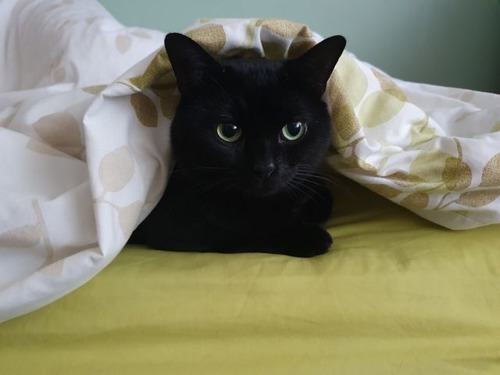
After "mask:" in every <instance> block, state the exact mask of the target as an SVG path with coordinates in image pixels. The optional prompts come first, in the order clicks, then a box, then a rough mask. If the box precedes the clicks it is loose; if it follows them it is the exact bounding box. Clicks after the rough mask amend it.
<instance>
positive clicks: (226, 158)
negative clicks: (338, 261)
mask: <svg viewBox="0 0 500 375" xmlns="http://www.w3.org/2000/svg"><path fill="white" fill-rule="evenodd" d="M334 38H337V39H335V40H332V39H333V38H330V41H329V42H328V40H326V41H324V42H323V43H321V44H323V47H321V46H320V45H318V46H320V48H317V47H314V48H313V49H316V50H317V51H316V53H314V52H313V53H310V52H308V53H306V54H305V55H304V57H302V58H299V59H296V60H283V61H267V60H241V59H232V60H225V61H216V60H214V59H213V58H212V57H210V56H209V55H208V54H207V53H206V52H204V51H203V50H202V49H201V47H199V46H198V45H197V44H195V43H194V42H193V41H191V40H189V39H188V38H186V37H184V36H182V35H180V34H169V35H168V36H167V38H166V40H165V46H166V49H167V52H168V54H169V57H170V60H171V62H172V66H173V69H174V72H175V74H176V77H177V81H178V86H179V90H180V92H181V95H182V99H181V102H180V104H179V106H178V108H177V112H176V116H175V119H174V121H173V123H172V129H171V140H172V146H173V152H174V156H175V158H176V166H175V169H174V172H173V173H172V175H171V178H170V180H169V183H168V186H167V189H166V192H165V194H164V195H163V197H162V199H161V201H160V202H159V204H158V205H157V207H156V208H155V209H154V210H153V212H152V213H151V214H150V215H149V216H148V217H147V218H146V220H145V221H144V222H143V223H142V224H141V225H140V226H139V227H138V228H137V230H136V231H135V233H134V235H133V238H132V241H133V242H136V243H143V244H146V245H149V246H152V247H154V248H157V249H165V250H175V251H197V252H225V253H227V252H268V253H277V254H288V255H293V256H299V257H310V256H314V255H318V254H322V253H325V252H326V251H327V250H328V248H329V246H330V244H331V241H332V240H331V237H330V235H329V234H328V233H327V232H326V231H325V230H324V229H323V228H322V224H323V223H324V222H325V221H326V219H327V218H328V217H329V215H330V211H331V196H330V193H329V190H328V188H327V186H326V184H325V180H326V178H325V176H324V175H323V174H322V172H321V165H322V162H323V159H324V157H325V155H326V153H327V150H328V147H329V144H330V120H329V116H328V112H327V109H326V106H325V104H324V103H323V102H322V100H321V95H322V93H323V92H324V89H325V87H326V81H327V80H328V77H329V76H330V73H331V71H332V70H333V67H334V66H335V63H336V62H337V60H338V58H339V56H340V54H341V52H342V50H343V47H344V45H345V41H344V39H343V38H341V37H334ZM308 56H309V57H308ZM318 64H319V66H318ZM304 70H307V71H306V72H304Z"/></svg>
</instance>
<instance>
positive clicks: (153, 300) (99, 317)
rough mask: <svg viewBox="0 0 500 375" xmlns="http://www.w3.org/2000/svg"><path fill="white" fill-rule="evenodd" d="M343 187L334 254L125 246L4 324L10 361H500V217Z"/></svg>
mask: <svg viewBox="0 0 500 375" xmlns="http://www.w3.org/2000/svg"><path fill="white" fill-rule="evenodd" d="M340 186H342V188H341V189H340V190H339V192H338V193H337V199H336V201H337V205H336V210H335V215H334V217H333V218H332V219H331V220H330V222H329V230H330V232H331V234H332V235H333V236H334V238H335V240H334V241H335V242H334V245H333V247H332V250H331V251H330V253H328V254H327V255H324V256H321V257H317V258H313V259H294V258H290V257H286V256H276V255H269V254H236V255H223V254H186V253H174V252H161V251H155V250H149V249H144V248H140V247H127V248H125V250H124V251H123V252H122V253H121V254H120V255H119V256H118V257H117V258H116V259H115V261H114V262H113V263H112V264H111V265H110V266H109V267H108V268H106V269H105V270H104V271H103V272H101V273H100V274H99V275H98V276H97V277H95V278H94V279H93V280H91V281H90V282H89V283H87V284H86V285H85V286H83V287H82V288H80V289H78V290H77V291H75V292H73V293H72V294H70V295H68V296H66V297H64V298H62V299H61V300H59V301H56V302H55V303H53V304H51V305H49V306H47V307H44V308H43V309H41V310H39V311H36V312H33V313H30V314H28V315H26V316H22V317H19V318H16V319H13V320H11V321H8V322H6V323H4V324H2V326H1V327H0V363H1V367H2V373H4V374H9V375H14V374H33V373H37V374H40V375H43V374H51V375H53V374H66V373H71V374H123V375H126V374H138V373H144V374H176V375H182V374H217V375H224V374H231V375H232V374H307V375H314V374H321V375H323V374H355V375H358V374H375V375H376V374H384V375H386V374H401V373H404V374H440V375H441V374H444V375H446V374H453V375H461V374H467V375H469V374H498V373H499V372H500V363H499V361H498V358H499V354H500V275H499V270H500V251H499V249H500V236H499V235H498V233H499V229H500V228H499V226H498V225H493V226H488V227H482V228H477V229H473V230H469V231H461V232H454V231H450V230H447V229H444V228H442V227H439V226H437V225H435V224H432V223H430V222H428V221H425V220H423V219H421V218H419V217H417V216H415V215H413V214H411V213H410V212H408V211H406V210H405V209H403V208H401V207H399V206H396V205H395V204H393V203H391V202H389V201H387V200H384V199H383V198H380V197H378V196H376V195H374V194H373V193H371V192H368V191H366V190H364V188H361V187H359V186H355V185H352V184H351V183H349V182H342V183H341V184H340Z"/></svg>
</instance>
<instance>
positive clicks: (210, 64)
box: [165, 33, 219, 95]
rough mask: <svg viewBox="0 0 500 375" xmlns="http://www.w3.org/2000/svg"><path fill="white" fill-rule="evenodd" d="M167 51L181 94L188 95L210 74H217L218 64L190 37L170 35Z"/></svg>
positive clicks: (176, 34) (177, 34) (166, 41)
mask: <svg viewBox="0 0 500 375" xmlns="http://www.w3.org/2000/svg"><path fill="white" fill-rule="evenodd" d="M165 50H166V51H167V55H168V58H169V59H170V62H171V64H172V68H173V70H174V74H175V78H176V79H177V86H178V88H179V91H180V92H181V94H183V95H184V94H186V93H188V92H189V91H190V90H191V89H192V88H193V87H194V86H196V85H197V84H198V83H199V82H200V81H202V80H203V78H204V77H206V76H207V75H209V74H213V73H215V71H216V70H217V68H218V67H219V64H218V62H217V61H216V60H215V59H214V58H213V57H212V56H210V54H209V53H208V52H206V51H205V50H204V49H203V48H202V47H201V46H200V45H199V44H198V43H196V42H195V41H194V40H192V39H190V38H189V37H187V36H185V35H183V34H179V33H170V34H167V36H166V37H165Z"/></svg>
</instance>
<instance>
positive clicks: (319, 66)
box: [290, 35, 346, 96]
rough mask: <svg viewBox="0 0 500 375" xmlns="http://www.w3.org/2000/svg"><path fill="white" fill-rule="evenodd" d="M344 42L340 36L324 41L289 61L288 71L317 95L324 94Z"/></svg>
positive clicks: (342, 49)
mask: <svg viewBox="0 0 500 375" xmlns="http://www.w3.org/2000/svg"><path fill="white" fill-rule="evenodd" d="M345 45H346V40H345V38H344V37H343V36H341V35H335V36H331V37H329V38H326V39H324V40H323V41H321V42H320V43H318V44H316V45H315V46H314V47H312V48H311V49H309V50H308V51H307V52H306V53H304V54H303V55H302V56H300V57H298V58H296V59H294V60H291V61H290V69H291V70H292V74H293V75H294V78H295V79H298V80H299V81H301V82H302V83H303V84H304V85H305V87H306V88H307V89H311V90H312V91H313V92H315V93H317V94H318V95H320V96H321V95H322V94H323V93H324V92H325V89H326V84H327V82H328V79H329V78H330V75H331V74H332V72H333V69H334V68H335V65H336V64H337V62H338V60H339V58H340V56H341V55H342V52H343V51H344V48H345Z"/></svg>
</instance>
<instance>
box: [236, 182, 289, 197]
mask: <svg viewBox="0 0 500 375" xmlns="http://www.w3.org/2000/svg"><path fill="white" fill-rule="evenodd" d="M281 191H283V188H282V187H281V186H276V185H274V186H269V185H257V186H255V185H254V186H251V185H250V186H246V187H244V188H243V189H242V192H243V193H244V194H245V195H247V196H250V197H253V198H270V197H272V196H274V195H276V194H278V193H280V192H281Z"/></svg>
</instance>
